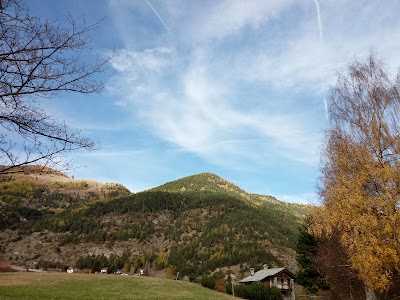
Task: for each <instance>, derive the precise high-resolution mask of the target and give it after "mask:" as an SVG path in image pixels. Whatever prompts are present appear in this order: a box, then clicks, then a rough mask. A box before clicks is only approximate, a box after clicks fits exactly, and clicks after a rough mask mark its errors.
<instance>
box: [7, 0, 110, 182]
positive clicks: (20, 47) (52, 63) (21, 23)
mask: <svg viewBox="0 0 400 300" xmlns="http://www.w3.org/2000/svg"><path fill="white" fill-rule="evenodd" d="M67 21H68V23H69V26H68V27H62V26H61V25H60V22H59V21H58V20H56V21H49V20H42V19H40V18H38V17H35V16H31V15H30V13H29V10H28V9H26V8H25V7H24V6H23V5H21V3H20V2H19V0H0V165H3V167H1V168H0V174H4V173H8V172H12V171H13V169H15V168H20V167H22V166H24V165H27V164H31V163H40V164H43V165H49V166H52V167H54V166H57V165H60V161H62V160H61V159H60V157H62V155H64V154H66V153H68V152H71V151H74V150H77V149H82V148H83V149H89V150H91V149H96V148H97V147H98V145H97V144H96V143H94V142H93V141H90V140H89V139H87V138H84V137H81V135H80V132H79V131H73V130H71V129H69V128H68V127H67V126H66V125H65V124H64V122H60V121H58V120H55V119H54V118H52V117H51V116H49V115H47V114H46V113H45V112H44V111H43V110H42V109H41V108H40V101H39V98H48V99H51V98H54V97H56V96H57V94H59V93H60V92H62V91H68V92H75V93H83V94H89V93H97V92H100V91H102V90H103V88H104V83H105V80H99V79H98V78H95V77H96V75H98V74H100V73H102V72H104V71H105V70H106V68H107V64H108V62H109V60H110V59H111V57H100V56H97V57H96V58H95V60H94V61H93V62H92V63H87V62H86V61H87V58H86V56H85V57H84V55H87V54H88V52H89V51H88V50H90V43H91V38H90V35H89V34H90V33H91V32H92V31H93V30H95V29H97V28H98V27H99V25H100V22H101V21H100V22H97V23H95V24H92V25H87V24H86V22H85V19H84V17H83V16H81V17H79V18H73V17H72V16H67ZM65 163H67V162H65Z"/></svg>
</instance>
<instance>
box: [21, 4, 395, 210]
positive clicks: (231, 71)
mask: <svg viewBox="0 0 400 300" xmlns="http://www.w3.org/2000/svg"><path fill="white" fill-rule="evenodd" d="M25 2H26V3H27V4H28V6H29V7H30V9H31V12H32V14H34V15H39V16H41V17H44V18H51V19H54V18H55V17H59V18H60V20H64V16H65V15H66V14H67V13H70V14H71V15H72V16H75V17H77V16H80V15H82V14H85V18H86V20H87V22H88V23H93V22H96V21H97V20H99V19H101V18H103V17H106V19H105V20H104V22H103V23H102V26H101V27H100V28H99V29H98V30H96V31H94V32H93V49H92V51H93V55H95V54H98V53H100V54H107V53H111V52H113V51H115V54H116V56H115V58H114V59H113V60H112V62H111V65H110V71H112V72H113V73H114V74H113V76H112V77H111V78H110V79H109V80H108V82H107V85H106V89H107V91H106V92H104V93H102V94H101V95H76V94H62V95H59V97H57V99H56V100H54V101H52V102H49V103H44V104H43V105H44V106H46V109H48V110H50V111H51V112H52V113H53V114H54V115H55V116H57V117H58V118H60V119H63V120H65V121H66V123H67V124H69V125H70V126H71V127H72V128H74V129H76V128H77V129H80V130H81V131H82V134H83V135H85V136H88V137H90V138H92V139H94V140H97V141H99V142H100V143H101V146H102V147H101V149H100V150H98V151H91V152H78V153H74V154H72V155H71V156H70V158H72V159H73V160H74V161H75V164H76V166H78V168H77V169H76V170H75V171H74V172H70V174H69V175H74V176H75V178H79V179H93V180H98V181H102V182H118V183H121V184H123V185H125V186H126V187H128V188H129V189H130V190H131V191H133V192H137V191H141V190H145V189H148V188H152V187H155V186H158V185H161V184H163V183H165V182H167V181H172V180H175V179H177V178H180V177H183V176H187V175H192V174H196V173H200V172H212V173H215V174H217V175H219V176H221V177H223V178H225V179H227V180H228V181H231V182H233V183H234V184H236V185H238V186H240V187H241V188H243V189H244V190H246V191H248V192H251V193H258V194H266V195H272V196H275V197H277V198H278V199H280V200H284V201H288V202H301V203H315V201H316V200H317V196H316V193H315V190H316V188H315V187H316V182H317V179H318V176H319V172H318V167H319V154H320V150H321V147H322V143H323V139H324V130H325V129H326V126H327V124H328V119H327V115H326V110H325V103H324V98H325V96H324V95H328V94H329V85H332V84H334V82H335V76H336V74H337V72H338V71H339V70H343V69H344V68H345V66H346V64H347V63H349V62H350V61H351V60H352V59H354V58H355V57H364V56H366V55H368V53H369V52H370V50H371V49H373V50H374V51H375V52H376V53H377V54H378V56H379V57H381V58H383V59H385V61H386V63H387V65H388V67H389V69H390V71H395V70H396V69H397V66H399V65H400V54H399V53H400V18H398V12H399V11H400V2H398V1H395V0H393V1H389V0H387V1H346V0H319V1H315V0H296V1H294V0H260V1H258V0H251V1H247V0H246V1H245V0H238V1H235V0H226V1H224V0H221V1H217V0H211V1H209V0H202V1H187V0H164V1H161V0H148V1H146V0H108V1H107V0H96V1H95V0H86V1H81V0H68V1H63V0H59V1H53V0H35V1H25ZM317 8H319V9H317Z"/></svg>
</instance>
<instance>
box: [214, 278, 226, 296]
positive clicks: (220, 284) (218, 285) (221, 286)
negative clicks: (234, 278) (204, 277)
mask: <svg viewBox="0 0 400 300" xmlns="http://www.w3.org/2000/svg"><path fill="white" fill-rule="evenodd" d="M225 285H226V282H225V280H224V279H218V280H217V281H216V282H215V285H214V290H216V291H217V292H220V293H225V290H226V287H225Z"/></svg>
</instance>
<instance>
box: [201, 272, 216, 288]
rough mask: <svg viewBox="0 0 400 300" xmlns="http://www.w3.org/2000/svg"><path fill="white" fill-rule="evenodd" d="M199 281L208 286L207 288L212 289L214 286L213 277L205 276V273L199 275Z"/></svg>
mask: <svg viewBox="0 0 400 300" xmlns="http://www.w3.org/2000/svg"><path fill="white" fill-rule="evenodd" d="M200 283H201V285H202V286H204V287H206V288H209V289H212V290H213V289H214V287H215V279H214V278H212V277H210V276H207V275H203V276H202V277H201V281H200Z"/></svg>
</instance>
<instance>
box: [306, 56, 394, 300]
mask: <svg viewBox="0 0 400 300" xmlns="http://www.w3.org/2000/svg"><path fill="white" fill-rule="evenodd" d="M329 103H330V111H329V114H330V121H331V124H330V128H329V130H328V131H327V136H326V146H325V151H324V153H323V160H322V169H321V171H322V176H321V183H320V195H321V199H322V201H323V203H322V204H323V205H322V206H320V207H317V208H316V209H315V211H314V213H313V214H312V218H313V222H312V224H311V226H310V230H311V231H312V233H313V234H316V235H318V236H325V237H328V238H329V237H330V236H331V234H332V233H333V232H335V234H339V240H340V243H341V244H342V246H343V248H344V249H345V251H346V252H347V255H348V257H349V262H350V264H351V267H352V268H353V269H354V270H356V271H357V274H358V276H359V278H360V279H361V280H362V281H364V283H365V285H366V298H367V299H375V296H374V293H373V292H372V291H373V290H375V291H377V292H384V291H387V290H388V289H389V288H390V284H391V280H392V278H393V276H395V275H397V274H399V273H400V264H399V262H400V253H399V251H400V248H399V246H400V243H399V242H400V240H399V238H400V236H399V230H400V227H399V225H400V223H399V216H400V215H399V214H400V212H399V208H400V207H399V206H400V130H399V129H400V128H399V124H398V121H399V120H400V119H399V109H400V73H399V75H398V76H397V77H396V78H395V79H394V80H391V79H390V78H389V76H388V74H387V71H386V68H385V66H384V64H383V63H382V62H381V61H379V60H377V59H376V58H375V56H374V55H373V54H370V56H369V57H368V58H367V59H366V61H354V62H353V63H352V64H350V65H349V68H348V72H347V73H345V74H339V76H338V80H337V83H336V85H335V86H334V87H333V88H332V89H331V93H330V99H329Z"/></svg>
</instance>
